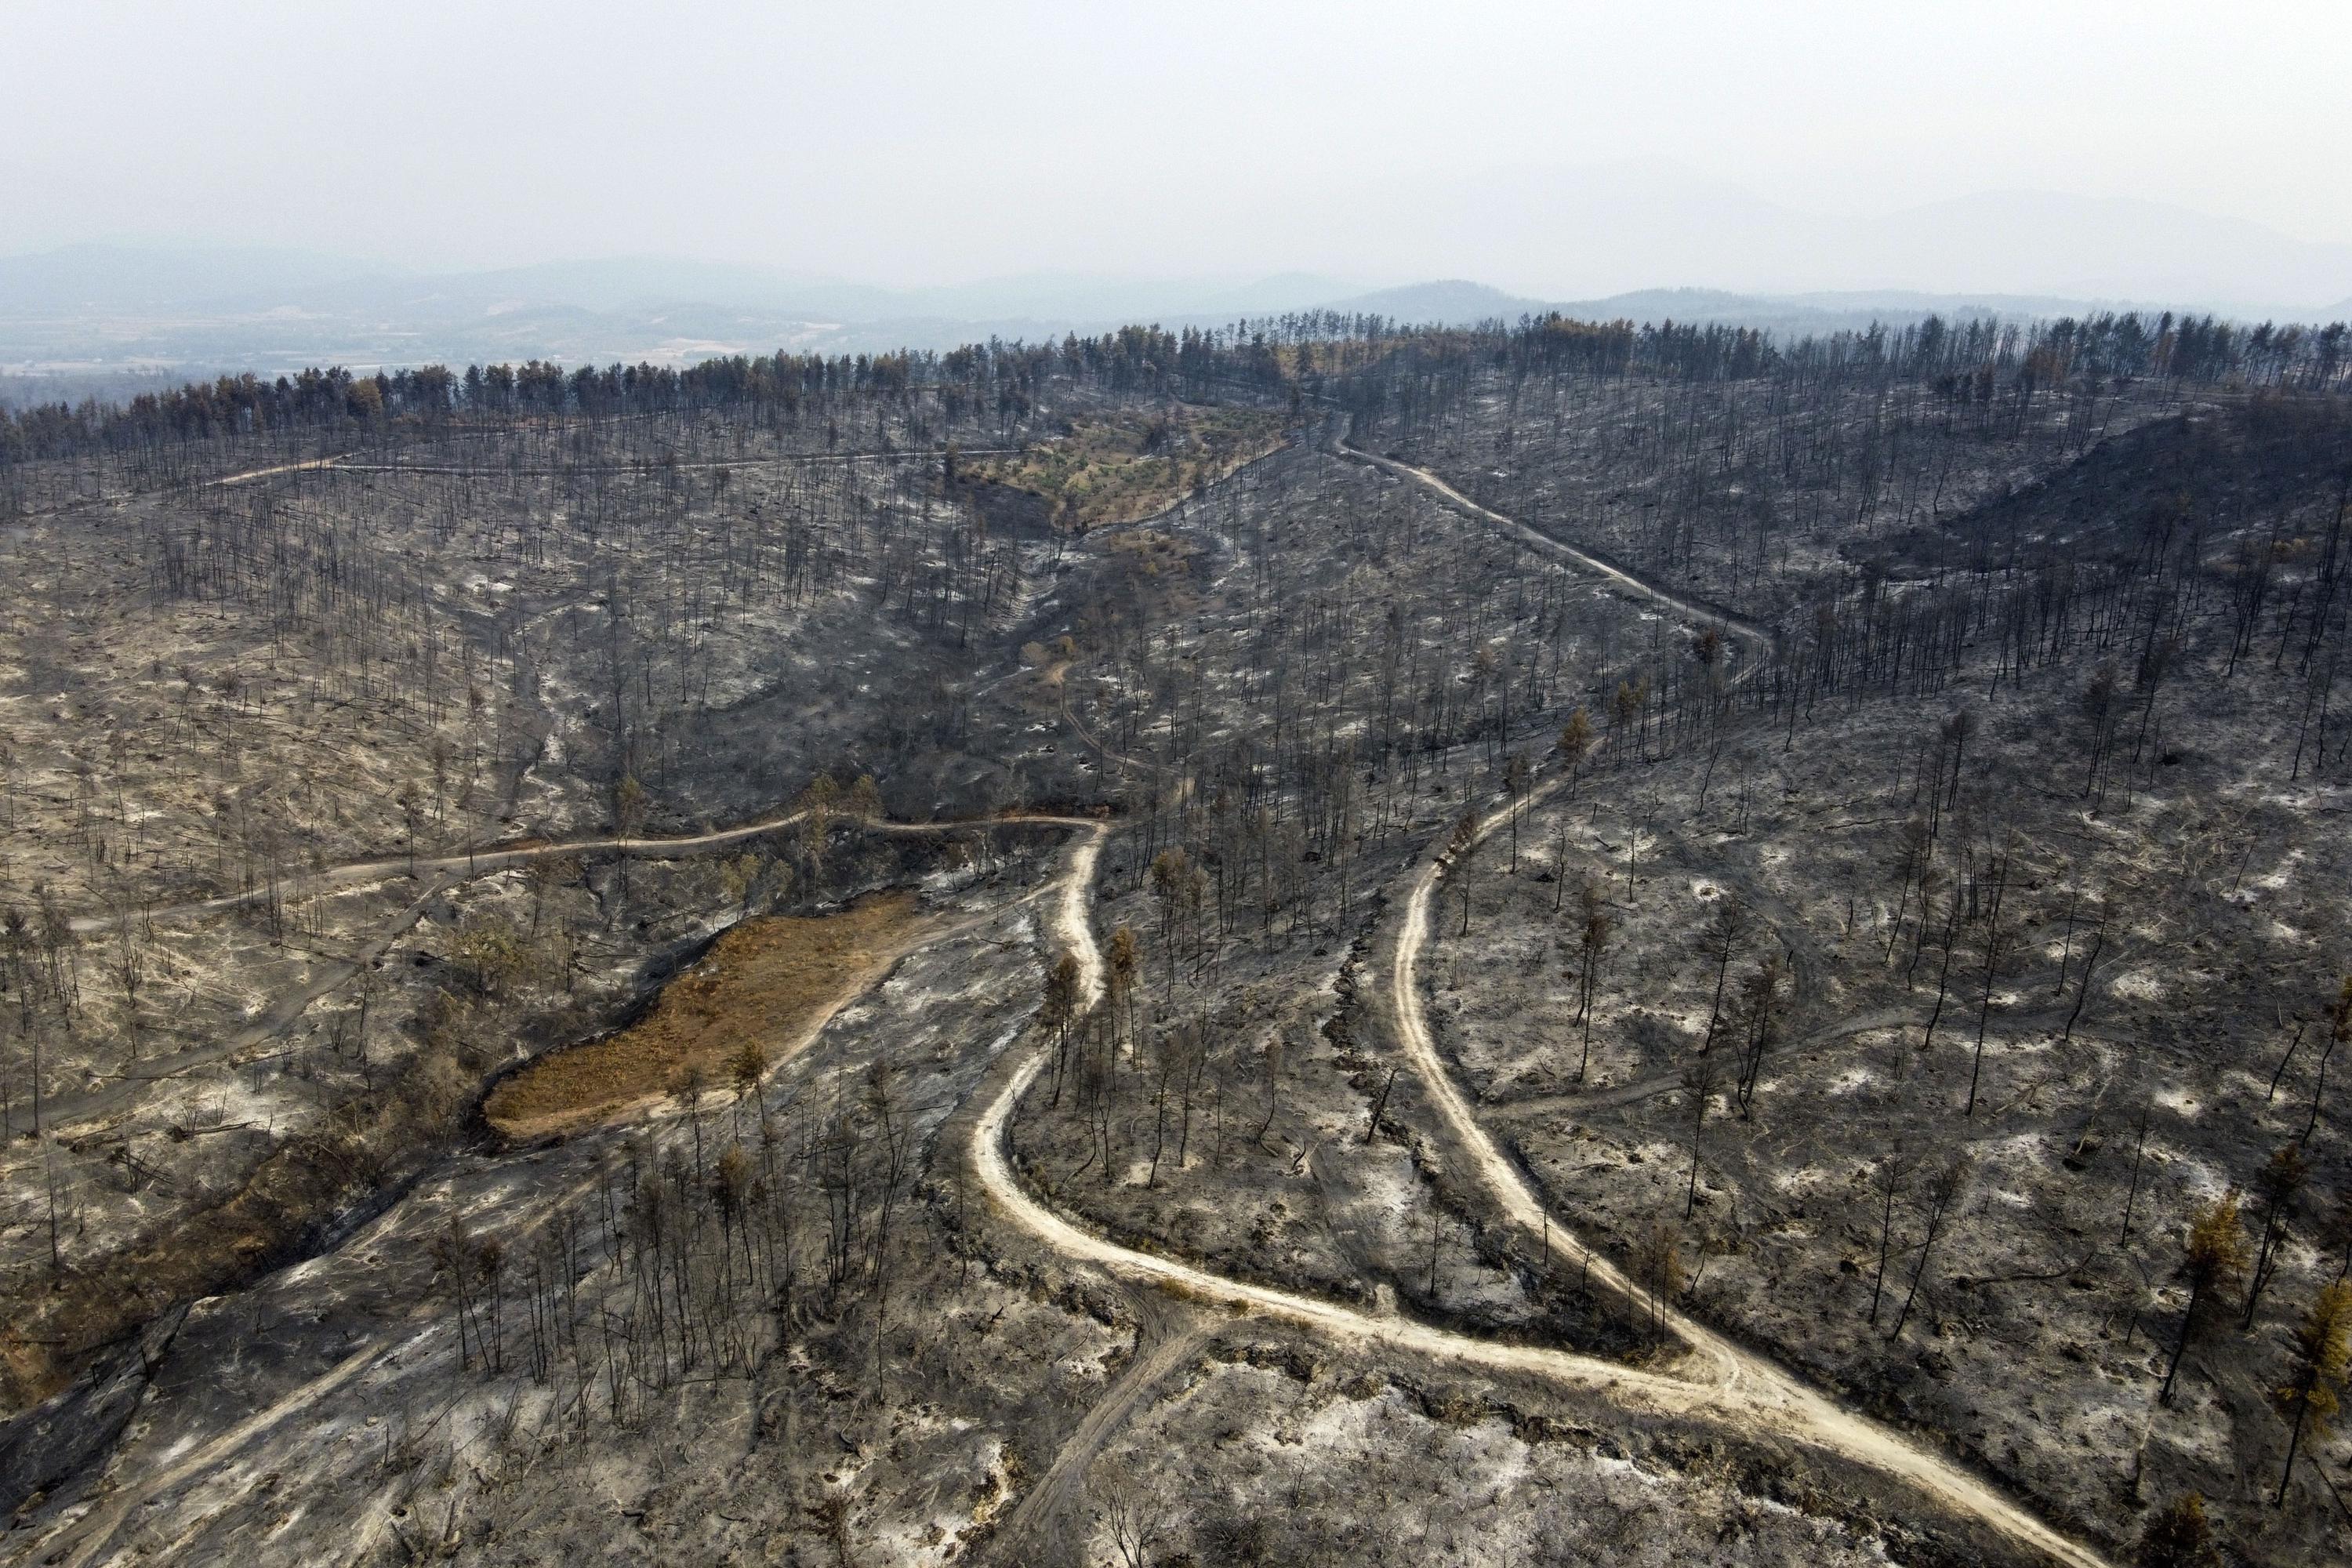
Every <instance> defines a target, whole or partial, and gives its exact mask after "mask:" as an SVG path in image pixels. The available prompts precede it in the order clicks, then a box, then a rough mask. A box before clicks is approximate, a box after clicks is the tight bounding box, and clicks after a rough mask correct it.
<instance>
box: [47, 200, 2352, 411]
mask: <svg viewBox="0 0 2352 1568" xmlns="http://www.w3.org/2000/svg"><path fill="white" fill-rule="evenodd" d="M1269 221H1271V219H1269ZM1284 225H1285V232H1290V233H1296V232H1297V231H1298V229H1299V228H1300V226H1312V227H1314V228H1316V229H1317V230H1318V232H1319V233H1320V234H1322V236H1323V245H1324V247H1325V248H1326V249H1327V250H1328V251H1331V252H1333V253H1337V254H1347V255H1360V256H1361V257H1363V258H1366V261H1365V264H1366V265H1368V266H1370V265H1379V266H1380V267H1381V268H1382V269H1383V270H1385V271H1387V272H1388V273H1389V275H1390V276H1391V277H1394V276H1408V277H1410V276H1413V275H1415V274H1419V275H1420V276H1423V277H1438V278H1441V279H1444V278H1445V274H1446V273H1448V272H1452V271H1454V270H1455V269H1456V268H1455V267H1454V265H1451V264H1454V263H1459V262H1460V261H1462V260H1463V259H1464V258H1471V259H1472V260H1474V261H1475V270H1477V271H1479V272H1482V273H1485V274H1486V275H1487V276H1490V277H1500V278H1503V279H1517V278H1552V279H1611V278H1624V279H1675V278H1692V277H1709V278H1713V279H1717V280H1719V281H1723V282H1727V283H1729V284H1732V285H1736V286H1734V287H1719V288H1708V289H1696V288H1666V289H1661V288H1645V289H1634V290H1633V291H1631V292H1616V293H1600V294H1598V295H1595V296H1593V297H1582V298H1561V297H1559V294H1555V293H1552V292H1550V291H1526V292H1511V291H1507V290H1506V289H1499V288H1496V287H1492V286H1490V285H1488V284H1485V283H1478V282H1470V281H1463V280H1460V279H1458V278H1457V279H1445V280H1441V281H1431V282H1418V283H1411V284H1406V285H1403V286H1400V287H1390V288H1378V289H1370V288H1367V287H1366V286H1365V285H1364V284H1362V283H1360V282H1354V281H1350V280H1349V279H1345V278H1342V277H1338V276H1333V275H1329V274H1326V273H1318V272H1282V273H1273V274H1267V275H1257V276H1251V275H1244V276H1225V277H1215V276H1188V277H1174V278H1162V279H1139V278H1129V277H1112V276H1098V275H1081V274H1071V273H1050V272H1038V273H1029V274H1023V275H1019V276H1013V277H1003V278H993V279H982V280H979V281H974V282H969V283H958V284H950V285H942V286H936V287H925V288H910V289H890V288H881V287H877V286H874V285H870V284H862V283H857V282H854V281H850V280H845V279H837V278H828V277H824V276H821V275H818V274H814V273H808V272H798V271H793V270H790V269H787V268H775V267H763V266H756V265H739V264H730V263H721V262H709V261H694V260H682V259H677V258H666V257H657V256H637V257H615V258H602V259H590V260H576V261H557V262H547V263H542V264H539V265H534V266H527V267H510V268H484V269H477V270H462V271H459V270H451V271H426V270H420V269H415V268H400V267H395V266H390V265H385V264H383V263H375V262H367V261H361V260H354V259H352V258H345V257H339V256H334V255H330V254H324V253H320V252H315V251H304V250H291V249H271V248H259V247H246V248H211V249H206V248H193V247H177V248H174V247H141V246H126V245H77V246H71V247H64V248H61V249H55V250H48V251H43V252H39V253H37V254H29V255H19V256H15V257H5V258H0V376H5V378H6V379H7V381H8V383H9V384H8V385H7V386H5V387H0V395H13V396H16V397H17V398H19V399H21V398H22V397H24V396H26V395H65V394H66V391H67V389H69V388H72V387H76V386H80V385H89V386H93V387H100V388H104V389H110V390H111V389H115V388H117V387H119V385H120V384H122V382H123V378H125V377H137V376H141V375H148V376H152V375H159V374H161V375H174V376H176V375H181V374H212V373H213V372H215V371H219V370H229V369H246V368H251V369H255V370H258V371H268V372H277V371H282V370H286V369H291V368H298V367H299V366H301V365H305V364H323V363H342V364H347V365H353V366H373V365H397V364H414V363H427V362H432V361H443V362H448V363H471V362H480V361H490V360H520V359H529V358H534V357H536V358H550V359H556V360H560V361H563V362H566V363H582V362H591V361H593V362H596V363H609V362H611V361H614V360H624V361H630V362H635V361H638V360H653V361H656V362H661V363H683V362H690V361H693V360H697V359H701V358H706V357H709V356H710V355H713V354H720V353H767V352H771V351H773V350H775V349H778V348H784V349H792V350H795V351H801V352H814V351H821V352H825V353H870V352H875V351H878V350H885V349H892V348H899V347H913V348H946V347H950V346H953V345H954V344H956V343H959V342H971V341H975V340H984V339H987V338H989V337H998V338H1003V339H1007V340H1012V339H1016V338H1017V339H1024V340H1026V341H1030V342H1036V341H1038V340H1041V339H1045V338H1049V337H1059V336H1060V335H1062V334H1063V333H1065V332H1068V331H1079V332H1091V331H1104V330H1107V329H1108V328H1111V327H1114V326H1117V325H1119V324H1122V323H1125V322H1129V321H1154V322H1158V323H1159V324H1160V325H1163V326H1167V327H1171V328H1174V327H1179V326H1184V325H1192V326H1212V325H1223V324H1228V323H1231V322H1232V321H1235V320H1236V319H1239V318H1244V317H1251V318H1260V317H1265V316H1273V315H1280V314H1283V313H1286V312H1290V311H1296V310H1311V309H1330V310H1341V311H1346V312H1350V313H1366V314H1378V315H1381V316H1387V317H1391V318H1393V319H1395V320H1397V321H1406V322H1444V323H1469V322H1475V321H1486V320H1494V319H1501V320H1504V321H1512V320H1516V319H1517V318H1518V317H1519V316H1521V315H1523V314H1528V313H1531V312H1536V311H1540V310H1563V311H1566V312H1568V313H1570V314H1573V315H1580V316H1589V317H1598V318H1604V319H1613V318H1618V317H1624V318H1630V319H1632V320H1634V321H1660V320H1665V319H1673V320H1676V321H1722V322H1738V323H1742V324H1748V325H1755V326H1760V327H1765V328H1769V329H1771V330H1773V331H1781V332H1805V331H1835V330H1839V329H1843V328H1859V327H1863V326H1866V325H1867V324H1869V323H1870V322H1871V321H1887V322H1890V323H1893V322H1901V321H1913V320H1916V319H1917V318H1919V317H1921V316H1924V315H1926V314H1927V313H1928V312H1930V311H1935V312H1940V313H1942V314H1945V315H1948V316H1964V315H1974V314H1997V315H2001V316H2008V317H2036V316H2050V315H2058V314H2064V313H2070V312H2079V311H2082V310H2092V309H2100V308H2119V307H2123V306H2126V305H2132V304H2137V305H2140V306H2143V307H2145V308H2150V309H2161V308H2167V307H2172V308H2182V309H2192V310H2218V311H2221V313H2224V314H2231V315H2235V316H2238V317H2241V318H2242V319H2257V318H2271V319H2279V320H2303V321H2320V320H2336V319H2341V318H2345V317H2347V316H2352V246H2336V245H2322V244H2315V243H2310V242H2305V241H2299V240H2294V239H2292V238H2289V237H2285V236H2283V235H2279V234H2276V233H2273V231H2270V230H2267V229H2264V228H2263V227H2261V226H2258V225H2253V224H2249V223H2244V222H2241V221H2238V220H2233V219H2223V218H2216V217H2211V216H2207V215H2203V214H2198V213H2193V212H2189V211H2187V210H2186V209H2182V208H2176V207H2169V206H2165V205H2161V204H2155V203H2147V202H2125V201H2112V200H2100V199H2092V198H2084V197H2074V196H2052V195H2035V194H2030V193H2029V194H2021V195H1984V196H1977V197H1969V198H1967V199H1964V200H1961V201H1957V202H1946V203H1938V204H1935V205H1929V206H1922V207H1916V208H1911V209H1908V210H1906V211H1904V212H1898V213H1895V214H1892V215H1888V216H1884V217H1876V218H1868V219H1850V218H1833V217H1825V216H1820V215H1809V214H1803V213H1799V212H1795V211H1793V210H1791V209H1788V208H1785V207H1780V206H1776V205H1773V204H1770V203H1768V202H1764V201H1761V200H1760V199H1759V198H1757V197H1755V196H1753V195H1749V194H1748V193H1746V192H1744V191H1740V190H1738V188H1737V187H1734V186H1729V185H1724V184H1719V183H1712V182H1707V181H1705V180H1702V179H1699V178H1697V177H1696V176H1693V175H1690V174H1687V172H1685V171H1678V170H1675V169H1672V168H1670V167H1660V168H1653V167H1649V166H1636V165H1604V166H1597V167H1594V168H1587V169H1568V170H1559V169H1554V170H1532V171H1519V172H1510V171H1504V172H1493V171H1489V172H1485V173H1481V174H1473V175H1469V176H1465V177H1462V178H1455V179H1438V178H1436V177H1434V176H1422V177H1418V178H1413V179H1402V180H1398V181H1392V182H1386V183H1383V184H1380V185H1378V186H1375V187H1366V188H1361V189H1357V190H1350V191H1340V192H1337V193H1334V194H1333V195H1332V196H1331V198H1330V203H1329V205H1328V207H1327V208H1322V209H1318V210H1304V211H1303V210H1297V209H1293V210H1290V211H1288V212H1287V213H1286V215H1285V217H1284ZM2004 284H2005V285H2006V287H2005V289H2004V288H2003V287H2001V286H2002V285H2004ZM1800 285H1801V286H1800ZM1929 285H1932V286H1929ZM1562 292H1565V291H1562ZM2265 300H2268V301H2284V303H2276V302H2273V303H2264V302H2263V301H2265ZM2299 300H2333V301H2335V302H2334V303H2332V304H2328V305H2324V306H2310V307H2303V306H2298V304H2297V303H2296V301H2299ZM28 377H31V378H37V379H33V380H30V381H28V380H27V379H26V378H28Z"/></svg>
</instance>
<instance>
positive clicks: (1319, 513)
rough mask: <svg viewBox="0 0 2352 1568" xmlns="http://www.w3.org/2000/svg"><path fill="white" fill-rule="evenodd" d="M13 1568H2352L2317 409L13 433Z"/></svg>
mask: <svg viewBox="0 0 2352 1568" xmlns="http://www.w3.org/2000/svg"><path fill="white" fill-rule="evenodd" d="M2339 684H2340V685H2343V686H2344V687H2345V688H2346V689H2344V690H2342V691H2338V690H2337V689H2336V687H2337V686H2338V685H2339ZM0 823H5V841H0V846H4V847H0V1132H5V1138H0V1299H5V1311H0V1518H5V1528H0V1563H26V1564H30V1563H58V1564H73V1565H79V1564H98V1563H126V1564H127V1563H212V1562H225V1561H232V1560H234V1561H236V1562H238V1563H245V1564H255V1565H257V1564H276V1563H287V1564H307V1563H341V1564H350V1565H352V1568H386V1565H391V1564H399V1563H410V1562H415V1561H422V1560H425V1559H439V1560H448V1561H454V1562H460V1563H478V1564H486V1565H487V1564H522V1563H546V1562H578V1563H799V1564H810V1565H815V1564H830V1565H836V1568H846V1565H850V1564H861V1565H867V1568H874V1565H879V1564H898V1563H967V1562H970V1563H1003V1564H1033V1563H1034V1564H1048V1565H1062V1564H1067V1565H1069V1568H1082V1565H1092V1564H1097V1563H1117V1564H1121V1565H1123V1568H1147V1565H1150V1568H1160V1565H1174V1564H1196V1565H1207V1564H1219V1563H1248V1564H1292V1565H1301V1568H1304V1565H1308V1564H1325V1563H1397V1564H1464V1565H1468V1564H1480V1563H1561V1564H1567V1563H1596V1564H1597V1563H1619V1562H1642V1563H1652V1562H1654V1563H1684V1562H1705V1563H1747V1564H1791V1565H1794V1564H1813V1563H1854V1564H1865V1563H1885V1562H1889V1561H1892V1562H1895V1563H1904V1564H1914V1565H1919V1568H1941V1565H1946V1564H1953V1565H1957V1564H1969V1563H2015V1564H2021V1565H2022V1564H2038V1563H2064V1564H2072V1565H2075V1568H2094V1565H2098V1564H2116V1565H2118V1568H2120V1565H2122V1564H2126V1563H2145V1564H2158V1563H2162V1564H2189V1563H2266V1564H2282V1565H2303V1564H2309V1565H2313V1568H2317V1565H2320V1564H2326V1563H2340V1562H2343V1561H2345V1560H2346V1558H2347V1555H2352V1426H2347V1425H2346V1424H2345V1423H2344V1422H2342V1421H2340V1420H2339V1419H2338V1416H2337V1410H2338V1403H2339V1400H2340V1399H2341V1397H2342V1396H2343V1391H2344V1388H2345V1385H2346V1382H2347V1371H2352V1277H2347V1269H2352V904H2347V895H2352V335H2347V330H2346V328H2344V327H2343V326H2340V325H2338V326H2333V327H2327V328H2325V329H2302V328H2276V327H2271V326H2263V327H2259V328H2255V327H2248V326H2243V325H2240V324H2237V323H2235V322H2232V321H2224V320H2221V319H2218V318H2215V317H2210V316H2204V315H2183V314H2172V313H2158V312H2125V313H2098V314H2087V315H2082V316H2075V317H2066V318H2054V319H2052V318H2041V319H2033V320H2019V321H2001V320H1997V319H1994V318H1993V317H1991V316H1990V315H1969V316H1963V317H1958V318H1956V319H1952V320H1945V319H1941V318H1938V317H1935V316H1928V317H1926V318H1925V319H1924V320H1920V321H1914V322H1912V323H1911V324H1908V325H1890V326H1882V327H1874V328H1871V329H1869V330H1867V331H1823V332H1820V333H1816V334H1812V335H1796V334H1787V333H1777V334H1776V333H1768V332H1765V331H1757V330H1750V329H1746V328H1739V327H1731V326H1715V325H1675V324H1671V323H1663V322H1662V323H1658V324H1654V325H1636V324H1634V323H1633V322H1630V321H1586V320H1580V319H1575V318H1572V317H1570V316H1567V315H1562V314H1559V313H1529V314H1527V315H1525V316H1523V317H1521V318H1520V319H1518V320H1517V321H1515V322H1505V321H1490V322H1488V323H1486V325H1483V326H1478V327H1454V328H1438V327H1413V326H1406V325H1402V324H1399V323H1398V322H1397V321H1392V320H1391V319H1389V318H1387V317H1385V316H1381V315H1378V314H1371V313H1350V312H1339V311H1299V312H1294V313H1291V314H1287V315H1282V316H1276V317H1267V318H1264V319H1254V320H1244V321H1240V322H1239V323H1238V324H1236V325H1234V326H1229V327H1223V328H1217V329H1213V330H1212V329H1205V328H1199V327H1184V328H1181V329H1180V330H1177V331H1166V330H1162V329H1160V328H1158V327H1144V326H1135V327H1129V328H1125V329H1122V330H1119V331H1113V332H1108V333H1104V334H1100V335H1097V336H1091V337H1088V336H1081V335H1077V334H1071V335H1068V336H1066V337H1063V338H1060V339H1058V340H1056V341H1047V342H1036V343H1026V342H1006V341H1002V340H994V341H991V342H986V343H981V344H974V345H972V346H969V347H965V348H960V349H955V350H952V351H946V352H928V351H908V352H905V353H877V354H857V355H841V354H825V353H788V352H780V353H775V354H773V355H769V356H763V357H722V358H717V359H711V360H709V361H707V362H704V363H696V364H692V365H689V366H686V367H683V368H679V367H673V366H666V365H656V364H650V363H649V364H640V365H637V366H635V367H625V366H622V365H614V366H612V367H611V368H609V369H601V368H596V367H594V366H580V365H564V366H559V365H556V364H553V363H545V362H541V361H530V362H529V363H521V364H516V365H508V364H488V365H479V366H474V367H469V368H442V367H433V366H428V367H424V368H411V369H406V370H396V371H395V370H386V371H383V372H381V373H374V374H354V373H352V372H347V371H343V370H322V371H313V372H307V373H304V374H300V375H299V376H295V375H287V376H282V377H281V376H269V375H260V374H255V375H244V376H222V377H218V378H215V379H213V380H209V381H203V382H194V383H190V384H185V385H184V386H179V387H176V388H173V389H171V390H154V391H150V392H146V393H142V395H138V396H136V397H134V398H131V399H130V400H129V401H124V402H119V403H100V402H97V401H91V402H86V403H81V404H79V405H69V404H63V403H59V404H50V405H28V406H21V407H17V408H15V409H10V410H0Z"/></svg>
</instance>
